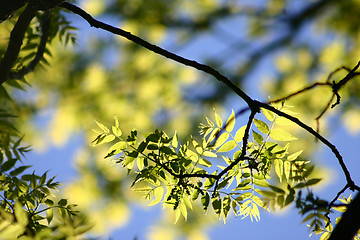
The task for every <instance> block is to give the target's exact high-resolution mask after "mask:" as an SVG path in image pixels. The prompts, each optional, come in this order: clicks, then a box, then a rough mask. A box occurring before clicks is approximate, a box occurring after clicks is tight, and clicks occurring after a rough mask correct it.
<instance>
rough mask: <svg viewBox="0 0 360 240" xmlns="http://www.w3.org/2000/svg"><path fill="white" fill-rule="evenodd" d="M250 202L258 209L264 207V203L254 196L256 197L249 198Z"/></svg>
mask: <svg viewBox="0 0 360 240" xmlns="http://www.w3.org/2000/svg"><path fill="white" fill-rule="evenodd" d="M251 200H252V201H253V202H254V203H256V204H257V205H258V206H260V207H262V208H263V207H265V203H264V202H263V201H262V200H261V199H260V198H259V197H258V196H256V195H253V196H252V197H251Z"/></svg>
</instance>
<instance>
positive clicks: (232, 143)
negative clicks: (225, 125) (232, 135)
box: [217, 140, 237, 152]
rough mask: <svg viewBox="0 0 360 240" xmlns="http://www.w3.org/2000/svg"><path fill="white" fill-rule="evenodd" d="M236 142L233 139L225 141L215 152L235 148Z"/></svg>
mask: <svg viewBox="0 0 360 240" xmlns="http://www.w3.org/2000/svg"><path fill="white" fill-rule="evenodd" d="M236 146H237V143H236V142H235V141H234V140H231V141H228V142H226V143H225V144H224V145H222V146H221V147H220V148H219V149H218V150H217V152H229V151H231V150H233V149H234V148H236Z"/></svg>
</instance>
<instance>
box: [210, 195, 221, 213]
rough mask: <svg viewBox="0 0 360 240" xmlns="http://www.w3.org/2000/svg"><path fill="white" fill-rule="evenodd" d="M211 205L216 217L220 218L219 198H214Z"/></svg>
mask: <svg viewBox="0 0 360 240" xmlns="http://www.w3.org/2000/svg"><path fill="white" fill-rule="evenodd" d="M211 205H212V207H213V209H214V210H215V213H216V215H217V216H218V217H220V214H221V198H220V197H214V198H213V199H211Z"/></svg>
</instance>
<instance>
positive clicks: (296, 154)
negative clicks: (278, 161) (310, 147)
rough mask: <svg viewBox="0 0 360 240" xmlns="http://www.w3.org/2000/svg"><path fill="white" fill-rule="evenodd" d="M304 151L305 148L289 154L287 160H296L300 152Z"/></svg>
mask: <svg viewBox="0 0 360 240" xmlns="http://www.w3.org/2000/svg"><path fill="white" fill-rule="evenodd" d="M302 152H303V150H300V151H298V152H296V153H293V154H291V155H289V156H288V157H287V160H288V161H294V160H296V159H297V158H298V156H300V154H301V153H302Z"/></svg>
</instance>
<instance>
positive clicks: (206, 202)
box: [201, 192, 210, 211]
mask: <svg viewBox="0 0 360 240" xmlns="http://www.w3.org/2000/svg"><path fill="white" fill-rule="evenodd" d="M209 203H210V195H209V193H207V192H206V193H205V194H204V195H202V196H201V204H202V206H203V209H204V211H206V210H207V209H208V207H209Z"/></svg>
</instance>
